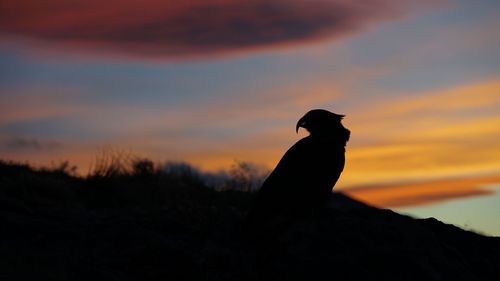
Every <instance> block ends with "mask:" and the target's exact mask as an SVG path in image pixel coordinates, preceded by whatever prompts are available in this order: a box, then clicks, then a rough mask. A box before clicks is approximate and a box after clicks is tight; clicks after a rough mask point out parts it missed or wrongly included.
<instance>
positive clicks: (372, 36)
mask: <svg viewBox="0 0 500 281" xmlns="http://www.w3.org/2000/svg"><path fill="white" fill-rule="evenodd" d="M417 3H418V4H417ZM312 108H325V109H328V110H331V111H333V112H336V113H339V114H345V115H346V117H345V119H344V121H343V122H344V125H345V126H346V127H347V128H349V129H350V130H351V133H352V134H351V140H350V142H349V143H348V146H347V164H346V167H345V170H344V173H343V175H342V177H341V180H340V181H339V183H338V185H337V187H336V188H335V190H340V191H347V192H349V193H350V194H351V195H353V196H354V197H356V198H359V199H361V200H363V201H366V202H369V203H372V204H374V205H377V206H381V207H387V208H393V209H395V210H398V211H401V212H405V213H409V214H412V215H416V216H435V217H437V218H438V219H441V220H443V221H446V222H450V223H455V224H458V225H461V226H463V227H468V228H470V229H474V230H477V231H480V232H483V233H486V234H490V235H497V236H500V220H498V219H497V218H496V216H495V214H500V196H499V193H500V1H497V0H478V1H467V0H442V1H430V0H428V1H409V0H408V1H405V0H274V1H273V0H253V1H244V0H187V1H159V0H143V1H133V0H108V1H97V0H45V1H39V0H2V1H1V3H0V158H1V159H7V160H16V161H29V162H30V163H32V164H36V165H50V164H51V163H58V162H61V161H64V160H69V161H70V162H71V163H74V164H77V165H78V166H79V172H80V173H82V174H85V173H86V172H87V171H88V167H89V165H90V164H91V162H92V161H93V159H94V158H95V155H96V154H98V153H99V151H101V150H103V149H108V148H113V149H123V150H128V151H132V152H133V153H134V154H137V155H141V156H143V157H148V158H151V159H153V160H155V161H158V162H162V161H167V160H173V161H186V162H189V163H192V164H193V165H195V166H196V167H199V168H200V169H203V170H207V171H217V170H220V169H227V168H229V167H230V166H231V164H232V163H234V161H235V160H240V161H249V162H253V163H256V164H258V165H262V166H264V167H267V168H269V169H271V168H273V167H274V165H276V163H277V162H278V161H279V159H280V157H281V156H282V154H283V153H284V152H285V151H286V150H287V149H288V148H289V147H290V146H291V145H293V144H294V143H295V142H296V141H297V140H299V139H300V138H302V137H304V136H305V135H306V134H307V133H306V132H305V131H299V134H298V135H297V134H296V133H295V131H294V129H295V123H296V122H297V120H298V118H300V117H301V116H302V115H303V114H304V113H305V112H307V111H308V110H309V109H312Z"/></svg>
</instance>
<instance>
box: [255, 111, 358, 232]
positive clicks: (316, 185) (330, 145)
mask: <svg viewBox="0 0 500 281" xmlns="http://www.w3.org/2000/svg"><path fill="white" fill-rule="evenodd" d="M343 117H344V115H338V114H335V113H332V112H329V111H327V110H323V109H314V110H311V111H309V112H308V113H307V114H306V115H304V117H302V118H300V120H299V121H298V123H297V126H296V131H297V132H298V130H299V128H300V127H303V128H305V129H307V130H308V131H309V133H310V135H309V136H307V137H305V138H303V139H301V140H299V141H298V142H297V143H296V144H295V145H293V146H292V147H291V148H290V149H289V150H288V151H287V152H286V153H285V155H284V156H283V158H282V159H281V160H280V162H279V163H278V165H277V166H276V168H275V169H274V171H273V172H272V173H271V174H270V175H269V177H268V178H267V179H266V180H265V181H264V183H263V185H262V187H261V189H260V191H259V193H258V195H257V198H256V200H255V202H254V205H253V208H252V209H251V211H250V213H249V214H248V217H247V228H254V227H260V226H266V224H273V223H275V222H274V221H273V220H274V219H275V218H276V217H279V216H280V215H286V216H291V217H295V216H297V215H301V214H303V213H308V212H309V211H311V210H314V209H317V208H318V207H321V206H323V205H324V204H325V203H326V201H327V200H328V198H329V195H330V194H331V192H332V188H333V187H334V185H335V183H336V182H337V180H338V178H339V177H340V174H341V172H342V170H343V169H344V163H345V145H346V143H347V141H348V140H349V136H350V132H349V130H348V129H346V128H345V127H344V126H343V125H342V123H341V120H342V118H343Z"/></svg>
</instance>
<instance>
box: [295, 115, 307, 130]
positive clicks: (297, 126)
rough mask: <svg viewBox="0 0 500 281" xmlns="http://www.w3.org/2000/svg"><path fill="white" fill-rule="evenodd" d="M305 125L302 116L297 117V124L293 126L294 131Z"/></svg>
mask: <svg viewBox="0 0 500 281" xmlns="http://www.w3.org/2000/svg"><path fill="white" fill-rule="evenodd" d="M305 125H306V121H305V120H304V117H302V118H300V119H299V122H297V125H296V126H295V133H299V128H300V127H302V128H305V127H304V126H305Z"/></svg>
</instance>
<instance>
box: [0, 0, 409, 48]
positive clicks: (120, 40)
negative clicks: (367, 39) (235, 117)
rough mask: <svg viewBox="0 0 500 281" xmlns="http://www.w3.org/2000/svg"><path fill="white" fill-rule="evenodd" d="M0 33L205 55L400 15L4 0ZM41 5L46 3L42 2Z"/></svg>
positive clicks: (319, 0)
mask: <svg viewBox="0 0 500 281" xmlns="http://www.w3.org/2000/svg"><path fill="white" fill-rule="evenodd" d="M2 2H3V4H2V6H3V8H2V12H0V13H1V17H0V31H1V32H2V33H4V34H10V35H16V36H25V37H28V38H36V39H42V40H45V41H49V42H56V43H60V44H62V45H64V46H71V47H76V48H79V49H88V50H95V49H104V50H108V51H113V52H118V53H125V54H129V55H138V56H166V57H173V56H180V57H185V56H203V55H214V54H223V53H228V52H237V51H248V50H255V49H261V48H269V47H275V46H282V45H286V44H295V43H301V42H310V41H316V40H322V39H329V38H335V37H337V36H340V35H343V34H346V33H350V32H353V31H356V30H359V29H360V28H361V27H364V26H366V25H368V24H370V23H372V22H374V21H376V20H379V19H381V18H386V17H388V16H393V15H394V14H397V13H398V12H397V11H400V10H399V9H396V8H395V7H396V4H395V3H396V2H398V1H390V0H351V1H347V0H275V1H272V0H251V1H248V0H203V1H201V0H189V1H156V0H144V1H130V0H121V1H118V0H109V1H97V0H85V1H83V0H73V1H67V0H46V1H38V0H15V1H13V0H4V1H2ZM42 2H43V3H42Z"/></svg>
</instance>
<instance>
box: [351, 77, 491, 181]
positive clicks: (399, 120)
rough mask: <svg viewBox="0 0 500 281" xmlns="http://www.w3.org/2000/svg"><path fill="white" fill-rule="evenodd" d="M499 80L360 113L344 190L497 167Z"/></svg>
mask: <svg viewBox="0 0 500 281" xmlns="http://www.w3.org/2000/svg"><path fill="white" fill-rule="evenodd" d="M498 108H500V80H497V79H493V80H489V81H483V82H479V83H475V84H470V85H462V86H458V87H453V88H450V89H444V90H436V91H431V92H423V93H418V94H415V93H414V94H412V95H410V96H406V97H400V98H398V99H397V100H392V101H386V102H381V103H379V104H372V105H370V107H366V108H359V109H358V110H357V111H359V113H356V112H354V113H351V114H349V115H348V117H349V118H346V120H345V121H346V123H347V126H348V127H349V128H350V129H351V131H352V137H351V139H352V142H351V143H350V146H349V148H348V150H347V166H346V173H345V175H344V176H343V178H344V180H345V185H346V186H349V185H359V184H370V183H371V182H398V181H399V182H400V181H405V180H408V181H415V180H422V179H433V178H442V177H450V176H460V175H462V176H463V175H470V174H478V173H479V174H481V173H490V172H494V171H498V169H499V168H500V143H499V142H498V141H497V140H498V139H499V138H500V115H499V112H498Z"/></svg>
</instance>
